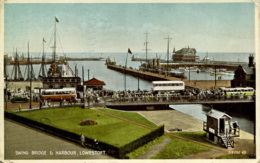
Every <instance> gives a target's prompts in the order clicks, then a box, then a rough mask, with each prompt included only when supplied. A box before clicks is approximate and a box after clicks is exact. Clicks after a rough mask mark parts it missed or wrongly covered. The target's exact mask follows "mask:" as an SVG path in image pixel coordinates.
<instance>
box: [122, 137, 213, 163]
mask: <svg viewBox="0 0 260 163" xmlns="http://www.w3.org/2000/svg"><path fill="white" fill-rule="evenodd" d="M166 138H169V139H171V141H170V142H169V143H168V144H167V145H166V146H165V148H164V150H163V151H162V152H161V153H159V154H157V155H156V156H154V157H152V159H177V158H182V157H183V156H185V155H189V154H196V153H199V152H203V151H207V150H209V149H211V148H210V147H206V146H203V145H199V144H195V143H192V142H187V141H185V140H181V139H178V138H173V137H170V136H166V135H163V136H161V137H159V138H157V139H155V140H153V141H151V142H149V143H147V144H146V145H144V146H142V147H140V148H137V149H136V150H134V151H133V152H131V153H128V154H127V156H128V157H129V158H130V159H137V158H138V157H139V156H141V155H142V154H143V153H144V152H146V151H148V150H149V149H150V148H151V147H152V146H153V145H156V144H160V143H162V142H163V140H164V139H166ZM154 149H155V148H153V150H154Z"/></svg>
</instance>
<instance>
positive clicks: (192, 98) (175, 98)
mask: <svg viewBox="0 0 260 163" xmlns="http://www.w3.org/2000/svg"><path fill="white" fill-rule="evenodd" d="M253 99H254V97H252V96H242V97H241V96H232V97H227V96H220V95H208V96H190V95H182V96H150V95H149V96H147V95H144V96H128V97H114V96H111V97H110V98H109V97H108V98H107V99H106V101H107V102H113V103H132V102H134V103H144V102H145V103H151V102H157V103H160V102H201V101H212V102H214V101H223V102H224V101H247V100H248V101H250V100H253Z"/></svg>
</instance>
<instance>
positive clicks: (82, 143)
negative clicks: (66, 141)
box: [80, 134, 85, 147]
mask: <svg viewBox="0 0 260 163" xmlns="http://www.w3.org/2000/svg"><path fill="white" fill-rule="evenodd" d="M80 143H81V145H82V146H83V147H85V136H84V135H83V134H81V135H80Z"/></svg>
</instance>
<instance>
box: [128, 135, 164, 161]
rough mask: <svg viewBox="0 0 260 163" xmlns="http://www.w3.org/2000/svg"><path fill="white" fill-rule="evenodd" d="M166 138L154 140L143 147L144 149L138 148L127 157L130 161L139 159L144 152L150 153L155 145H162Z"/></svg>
mask: <svg viewBox="0 0 260 163" xmlns="http://www.w3.org/2000/svg"><path fill="white" fill-rule="evenodd" d="M165 138H166V136H165V135H163V136H161V137H159V138H156V139H154V140H153V141H150V142H149V143H147V144H145V145H143V146H142V147H139V148H137V149H136V150H134V151H133V152H130V153H128V154H126V156H128V157H129V158H130V159H137V158H138V157H139V156H141V155H142V154H143V153H144V152H146V151H148V150H149V149H150V148H151V146H153V145H155V144H160V143H162V141H163V140H164V139H165Z"/></svg>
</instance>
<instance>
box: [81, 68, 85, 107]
mask: <svg viewBox="0 0 260 163" xmlns="http://www.w3.org/2000/svg"><path fill="white" fill-rule="evenodd" d="M82 80H83V81H82V85H83V109H85V88H84V67H83V66H82Z"/></svg>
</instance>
